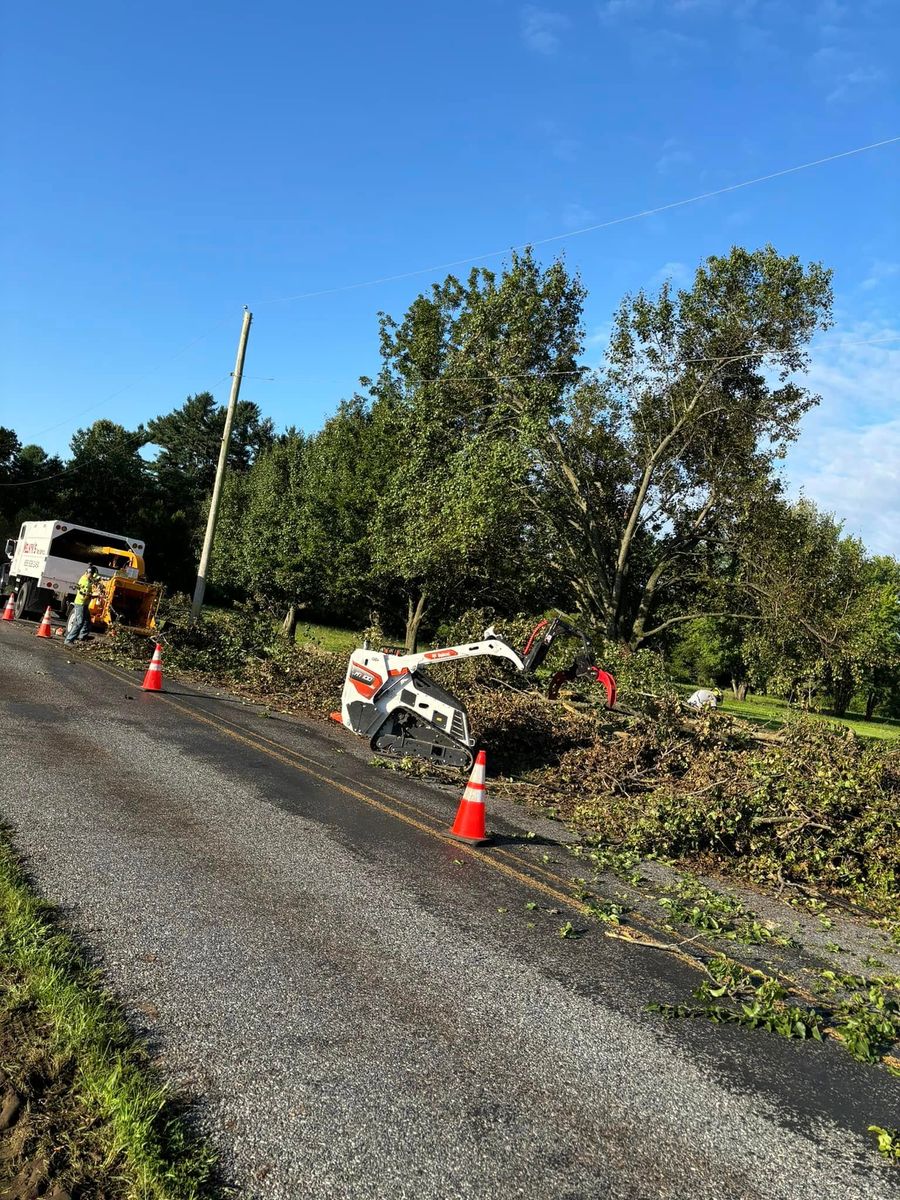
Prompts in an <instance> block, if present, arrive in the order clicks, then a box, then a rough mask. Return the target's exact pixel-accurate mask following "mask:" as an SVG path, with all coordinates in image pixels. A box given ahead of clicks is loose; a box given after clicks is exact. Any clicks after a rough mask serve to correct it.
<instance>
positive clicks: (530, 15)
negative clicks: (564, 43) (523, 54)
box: [522, 4, 571, 54]
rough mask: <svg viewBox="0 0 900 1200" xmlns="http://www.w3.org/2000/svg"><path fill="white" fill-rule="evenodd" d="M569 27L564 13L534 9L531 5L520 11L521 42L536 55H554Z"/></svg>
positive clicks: (568, 21)
mask: <svg viewBox="0 0 900 1200" xmlns="http://www.w3.org/2000/svg"><path fill="white" fill-rule="evenodd" d="M570 25H571V21H570V20H569V18H568V17H567V16H566V15H565V14H564V13H560V12H553V11H551V10H550V9H547V8H536V7H535V6H534V5H533V4H529V5H528V6H527V7H526V8H524V9H523V10H522V40H523V41H524V43H525V45H526V46H527V47H528V48H529V50H534V51H535V52H536V53H537V54H555V53H556V51H557V50H558V49H559V45H560V40H561V37H562V35H563V34H564V33H565V31H566V30H567V29H568V28H569V26H570Z"/></svg>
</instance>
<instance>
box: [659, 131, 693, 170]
mask: <svg viewBox="0 0 900 1200" xmlns="http://www.w3.org/2000/svg"><path fill="white" fill-rule="evenodd" d="M693 161H694V156H693V154H691V152H690V151H689V150H685V149H684V147H683V146H681V145H680V144H679V142H678V140H677V139H676V138H667V139H666V140H665V141H664V142H663V147H662V154H660V156H659V158H658V159H657V160H656V169H657V171H659V173H660V174H661V175H667V174H668V173H669V172H670V171H674V170H676V169H677V168H678V167H686V166H689V165H690V164H691V163H692V162H693Z"/></svg>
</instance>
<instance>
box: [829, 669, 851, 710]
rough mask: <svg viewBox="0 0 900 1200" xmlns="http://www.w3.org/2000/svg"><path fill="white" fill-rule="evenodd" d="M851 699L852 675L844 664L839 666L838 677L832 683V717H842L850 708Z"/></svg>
mask: <svg viewBox="0 0 900 1200" xmlns="http://www.w3.org/2000/svg"><path fill="white" fill-rule="evenodd" d="M852 699H853V675H852V673H851V671H850V668H849V667H848V666H847V664H846V663H842V664H841V672H840V675H836V676H835V677H834V682H833V683H832V702H833V704H834V715H835V716H836V717H842V716H843V715H844V713H845V712H846V711H847V709H848V708H849V707H850V701H851V700H852Z"/></svg>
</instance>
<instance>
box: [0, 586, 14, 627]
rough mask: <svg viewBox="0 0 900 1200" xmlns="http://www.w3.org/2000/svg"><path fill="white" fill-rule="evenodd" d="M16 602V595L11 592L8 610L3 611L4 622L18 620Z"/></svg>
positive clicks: (7, 605)
mask: <svg viewBox="0 0 900 1200" xmlns="http://www.w3.org/2000/svg"><path fill="white" fill-rule="evenodd" d="M15 600H16V593H15V592H10V593H9V599H8V600H7V602H6V608H4V610H3V618H2V619H3V620H4V621H14V620H15V619H16V604H15Z"/></svg>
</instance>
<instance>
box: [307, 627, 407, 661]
mask: <svg viewBox="0 0 900 1200" xmlns="http://www.w3.org/2000/svg"><path fill="white" fill-rule="evenodd" d="M295 636H296V641H297V645H298V646H312V647H314V648H315V649H317V650H330V651H332V652H333V653H334V654H349V653H350V652H351V650H355V649H356V647H357V646H361V645H362V643H363V634H362V632H361V631H360V630H354V629H342V628H341V627H340V626H338V625H314V624H312V623H311V622H309V621H299V622H298V623H297V633H296V635H295ZM385 637H386V638H387V641H386V643H385V644H386V645H388V646H402V645H403V634H398V635H396V636H388V635H387V634H386V635H385Z"/></svg>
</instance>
